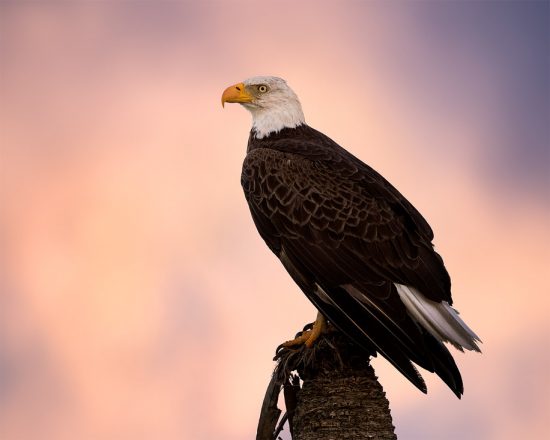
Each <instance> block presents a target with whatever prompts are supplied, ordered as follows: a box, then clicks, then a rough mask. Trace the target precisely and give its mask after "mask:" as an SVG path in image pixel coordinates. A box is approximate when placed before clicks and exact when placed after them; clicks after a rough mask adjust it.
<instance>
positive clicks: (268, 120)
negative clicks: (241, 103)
mask: <svg viewBox="0 0 550 440" xmlns="http://www.w3.org/2000/svg"><path fill="white" fill-rule="evenodd" d="M245 107H246V108H247V109H248V110H249V111H250V113H252V129H253V130H254V131H255V133H256V138H258V139H261V138H263V137H266V136H269V135H270V134H271V133H276V132H278V131H281V130H282V129H283V128H295V127H297V126H298V125H302V124H304V123H305V118H304V113H303V112H302V106H301V105H300V102H299V101H298V99H296V100H285V101H283V100H281V101H276V102H273V101H272V102H270V103H269V106H265V107H264V106H261V107H260V106H252V105H246V104H245Z"/></svg>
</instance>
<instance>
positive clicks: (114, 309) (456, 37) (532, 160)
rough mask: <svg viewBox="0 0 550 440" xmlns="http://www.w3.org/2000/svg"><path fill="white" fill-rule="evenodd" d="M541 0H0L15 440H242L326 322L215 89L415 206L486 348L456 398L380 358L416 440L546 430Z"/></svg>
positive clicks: (1, 332)
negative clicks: (249, 177)
mask: <svg viewBox="0 0 550 440" xmlns="http://www.w3.org/2000/svg"><path fill="white" fill-rule="evenodd" d="M548 23H549V3H548V2H546V1H538V2H537V1H464V2H462V1H421V2H412V1H411V2H405V1H370V2H367V1H364V2H359V1H357V2H350V1H334V2H321V1H315V2H313V1H302V2H297V1H292V2H290V1H289V2H285V1H271V2H252V1H250V2H245V1H242V2H237V1H234V2H233V1H226V2H213V1H203V2H198V1H197V2H192V3H191V2H189V3H186V2H176V1H152V0H151V1H82V2H76V1H75V2H69V1H14V2H9V1H5V0H3V1H2V2H1V3H0V135H1V137H0V164H1V169H0V176H1V184H0V197H1V204H0V225H1V235H0V237H1V246H0V274H1V275H0V277H1V278H0V438H2V439H5V440H27V439H52V440H65V439H67V440H68V439H71V440H73V439H79V440H88V439H89V440H92V439H94V440H96V439H107V440H125V439H132V440H140V439H144V440H149V439H164V440H176V439H190V440H191V439H192V440H211V439H212V440H213V439H226V440H248V439H251V438H253V436H254V434H255V428H256V422H257V416H258V412H259V406H260V403H261V400H262V397H263V393H264V390H265V386H266V385H267V382H268V380H269V377H270V373H271V371H272V368H273V363H272V361H271V357H272V355H273V351H274V348H275V347H276V346H277V344H278V343H279V342H281V341H282V340H284V339H287V338H288V337H289V336H291V335H292V334H293V333H294V332H295V331H296V330H298V329H299V328H301V326H302V325H303V324H304V323H306V322H309V321H311V320H312V319H313V318H314V315H315V313H314V310H313V308H312V306H311V305H310V304H309V303H308V302H307V301H306V299H305V298H304V297H303V296H302V294H301V293H300V292H299V291H298V289H297V288H296V287H295V286H294V284H293V283H292V282H291V280H290V278H289V277H288V276H287V275H286V273H285V272H284V270H283V269H282V267H281V266H280V265H279V263H278V262H277V261H276V259H275V258H274V257H273V256H272V255H271V254H270V253H269V251H268V250H267V248H266V247H265V245H264V244H263V243H262V242H261V239H260V238H259V236H258V235H257V233H256V231H255V229H254V226H253V224H252V221H251V219H250V216H249V213H248V209H247V206H246V203H245V201H244V198H243V196H242V193H241V188H240V184H239V177H240V167H241V162H242V159H243V157H244V152H245V143H246V139H247V135H248V130H249V125H250V120H249V116H248V115H247V114H246V112H245V111H244V110H243V109H241V108H239V107H238V106H236V105H233V106H226V109H225V110H222V108H221V106H220V95H221V92H222V91H223V89H224V88H225V87H226V86H228V85H230V84H233V83H235V82H238V81H240V80H243V79H245V78H246V77H249V76H253V75H257V74H277V75H280V76H283V77H285V78H286V79H287V80H288V81H289V83H290V84H291V85H292V86H293V88H294V89H295V90H296V91H297V93H298V95H299V96H300V97H301V100H302V102H303V107H304V110H305V113H306V117H307V119H308V122H309V123H310V124H311V125H312V126H314V127H317V128H319V129H321V130H322V131H324V132H326V133H327V134H329V135H330V136H331V137H333V138H334V139H335V140H337V141H338V142H339V143H341V144H342V145H344V146H346V147H347V148H348V149H350V150H351V151H352V152H354V153H355V154H356V155H358V156H359V157H361V158H362V159H363V160H365V161H366V162H368V163H369V164H371V165H372V166H374V167H375V168H376V169H378V170H379V171H380V172H382V174H384V175H385V176H386V177H387V178H389V180H391V181H392V182H394V184H395V185H396V186H397V187H398V188H400V190H401V191H402V192H403V193H404V194H406V195H407V197H408V198H409V199H410V200H411V201H412V202H413V203H414V204H415V205H416V206H417V207H418V208H419V209H420V210H421V211H422V212H423V213H424V215H425V216H426V217H427V219H428V220H429V221H430V223H431V224H432V226H433V228H434V230H435V231H436V246H437V249H438V250H439V251H440V252H441V253H442V254H443V256H444V257H445V261H446V263H447V266H448V268H449V270H450V272H451V274H452V276H453V282H454V284H453V286H454V296H455V298H456V305H457V307H458V308H459V309H460V310H461V312H462V316H463V317H465V319H466V320H467V321H468V322H469V323H470V324H471V325H472V327H473V328H474V329H475V330H476V331H477V332H478V333H479V334H480V335H481V337H482V339H483V342H484V344H483V347H482V348H483V350H484V353H483V355H477V354H472V353H468V354H466V355H462V354H460V353H457V352H455V353H456V359H457V362H458V364H459V366H460V368H461V370H462V373H463V377H464V381H465V385H466V392H465V395H464V398H463V399H462V401H459V400H457V399H456V398H455V397H454V396H453V395H452V393H451V392H450V391H449V390H448V389H447V388H446V387H445V385H444V384H443V383H442V382H441V381H439V380H438V379H436V378H434V377H433V376H431V375H430V374H429V373H428V374H427V375H426V376H427V382H428V386H429V394H428V395H427V396H424V395H423V394H421V393H420V392H418V391H417V390H416V389H415V388H414V387H412V386H411V385H410V384H409V383H408V382H407V381H406V380H405V379H404V378H403V377H401V376H400V374H399V373H397V372H396V371H395V370H394V369H393V368H391V367H390V366H388V364H387V363H386V362H385V361H383V360H376V361H375V362H374V364H375V367H376V371H377V373H378V374H379V376H380V380H381V382H382V384H383V385H384V387H385V389H386V391H387V393H388V396H389V399H390V401H391V406H392V413H393V417H394V422H395V425H396V427H397V433H398V435H399V436H400V438H402V439H442V438H444V439H451V440H453V439H465V438H468V439H474V440H475V439H490V440H497V439H498V440H506V439H516V438H525V439H537V438H543V437H544V436H545V434H546V433H547V418H548V414H549V412H550V379H549V373H548V372H549V371H550V370H549V369H550V356H549V354H548V352H549V348H550V347H549V342H550V341H549V334H550V326H549V324H548V322H549V321H548V310H549V306H550V301H549V294H550V292H549V288H548V281H549V279H550V275H549V272H550V254H549V245H550V232H549V231H550V228H549V226H550V224H549V221H550V204H549V197H550V191H549V188H550V182H549V169H550V162H549V161H550V158H549V137H550V136H549V132H548V127H549V118H550V111H549V24H548Z"/></svg>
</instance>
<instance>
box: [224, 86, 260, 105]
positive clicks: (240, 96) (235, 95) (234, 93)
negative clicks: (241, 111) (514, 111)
mask: <svg viewBox="0 0 550 440" xmlns="http://www.w3.org/2000/svg"><path fill="white" fill-rule="evenodd" d="M252 99H253V98H252V95H250V94H249V93H248V92H247V91H246V89H245V87H244V84H243V83H239V84H235V85H233V86H229V87H228V88H227V89H225V90H224V91H223V95H222V107H223V106H224V104H225V103H226V102H251V101H252Z"/></svg>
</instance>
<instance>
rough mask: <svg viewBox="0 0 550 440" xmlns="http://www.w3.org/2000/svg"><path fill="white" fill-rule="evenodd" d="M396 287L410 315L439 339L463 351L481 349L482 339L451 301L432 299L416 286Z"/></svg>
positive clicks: (396, 285)
mask: <svg viewBox="0 0 550 440" xmlns="http://www.w3.org/2000/svg"><path fill="white" fill-rule="evenodd" d="M395 287H396V288H397V293H398V294H399V297H400V298H401V301H403V304H405V307H406V308H407V311H408V312H409V315H410V316H411V317H412V318H413V319H414V320H415V321H417V322H418V323H419V324H420V325H421V326H422V327H424V328H425V329H426V330H427V331H429V332H430V333H431V334H432V335H433V336H435V337H436V338H437V339H439V340H440V341H444V342H450V343H451V344H452V345H454V346H455V347H456V348H458V349H459V350H461V351H462V349H463V348H465V349H467V350H474V351H481V350H480V349H479V347H478V345H477V344H476V341H479V342H481V340H480V339H479V337H478V336H477V335H476V334H475V333H474V332H473V331H472V329H470V327H468V325H466V323H465V322H464V321H463V320H462V319H461V318H460V316H458V312H457V311H456V310H455V309H453V308H452V307H451V306H450V305H449V303H447V302H446V301H442V302H440V303H438V302H435V301H432V300H430V299H428V298H426V297H425V296H424V295H423V294H422V293H420V292H419V291H418V290H417V289H415V288H414V287H409V286H405V285H403V284H397V283H395Z"/></svg>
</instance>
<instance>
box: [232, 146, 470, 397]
mask: <svg viewBox="0 0 550 440" xmlns="http://www.w3.org/2000/svg"><path fill="white" fill-rule="evenodd" d="M338 159H339V160H334V158H332V160H311V159H309V158H306V157H304V156H302V155H300V154H294V153H288V152H281V151H276V150H273V149H263V148H259V149H255V150H253V151H251V152H250V153H249V154H248V156H247V158H246V159H245V162H244V166H243V174H242V185H243V188H244V191H245V196H246V199H247V201H248V203H249V206H250V210H251V212H252V216H253V219H254V221H255V223H256V226H257V228H258V231H259V233H260V235H261V236H262V237H263V238H264V240H265V241H266V243H267V244H268V246H269V247H270V248H271V250H272V251H273V252H274V253H275V254H276V255H277V256H278V257H279V258H280V259H281V262H282V263H283V264H284V266H285V267H286V269H287V270H288V271H289V273H290V275H291V276H292V277H293V278H294V280H295V281H296V282H297V283H298V284H299V286H300V287H301V288H302V290H303V291H304V292H305V293H306V295H307V296H308V298H309V299H310V300H311V301H312V302H313V303H314V304H315V306H316V307H317V308H318V309H319V310H321V312H323V313H324V314H325V315H326V316H327V317H328V318H329V320H330V321H332V322H333V324H334V325H335V326H337V327H338V328H340V329H341V330H342V331H343V332H345V333H346V334H348V335H349V336H350V337H352V338H353V339H355V340H356V341H357V342H358V343H360V344H361V345H363V346H365V348H367V349H369V350H372V349H374V350H376V351H378V352H380V353H381V354H383V355H384V356H385V357H386V358H387V359H389V360H390V362H392V363H393V364H394V365H395V366H396V367H397V368H398V369H399V370H400V371H401V372H402V373H403V374H404V375H405V376H406V377H408V378H409V379H410V380H411V381H412V382H413V383H414V384H415V385H417V386H418V387H419V388H420V389H422V390H423V391H425V385H424V383H423V381H422V379H421V378H420V376H419V375H418V373H417V372H416V370H415V369H414V367H413V366H412V364H411V363H410V361H411V360H412V361H414V362H416V363H417V364H418V365H420V366H422V367H424V368H426V369H428V370H429V371H436V372H437V373H438V374H439V375H440V376H442V378H443V379H444V380H445V381H446V382H447V383H448V384H449V385H450V386H451V388H453V389H454V390H455V392H457V391H456V390H458V389H461V387H462V384H461V382H460V374H459V373H458V370H457V369H456V365H455V364H454V361H452V357H451V356H450V354H449V353H448V351H447V350H446V349H445V348H444V347H443V346H442V345H441V344H439V343H438V342H437V341H435V340H434V339H433V338H432V337H431V336H430V335H428V334H426V332H425V331H423V330H422V329H421V328H420V327H419V326H417V325H416V324H415V323H414V322H413V321H412V320H411V319H410V318H409V316H408V315H407V313H406V310H405V307H404V305H403V303H402V302H401V300H400V299H399V296H398V294H397V292H396V289H395V286H394V283H400V284H406V285H409V286H413V287H416V288H417V289H418V290H420V291H421V292H423V293H424V295H426V296H427V297H429V298H430V299H432V300H435V301H441V300H446V301H449V302H450V299H451V298H450V282H449V277H448V274H447V272H446V270H445V268H444V266H443V263H442V260H441V258H440V257H439V255H437V254H436V253H435V252H434V251H433V248H432V245H431V243H430V240H431V238H432V235H431V229H429V226H427V223H426V225H425V226H424V225H422V224H421V225H420V227H419V226H418V225H419V223H421V222H419V221H418V219H415V218H413V217H412V216H411V215H409V212H410V209H411V208H412V205H410V204H408V202H406V200H405V201H404V202H403V200H404V198H402V196H401V195H400V194H399V193H397V191H395V193H396V194H395V193H392V191H391V190H392V188H393V187H391V186H390V187H389V189H388V186H387V185H386V183H387V182H386V181H385V180H383V179H382V180H380V179H377V176H378V175H377V174H367V173H365V169H364V168H362V167H361V166H358V165H360V164H362V163H359V164H357V163H354V162H353V161H352V160H350V159H349V158H347V157H345V156H341V155H340V156H338ZM367 171H368V170H367ZM388 192H389V196H388ZM405 202H406V203H405ZM412 209H413V210H414V208H412ZM414 212H415V213H416V210H414ZM418 216H420V214H418ZM420 218H421V219H422V217H421V216H420ZM422 221H423V222H424V223H425V221H424V220H423V219H422ZM434 352H437V356H435V357H434ZM442 359H443V360H442ZM449 359H450V361H449ZM449 362H450V363H451V364H449ZM440 370H445V371H440ZM455 370H456V371H455ZM457 374H458V378H457Z"/></svg>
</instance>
